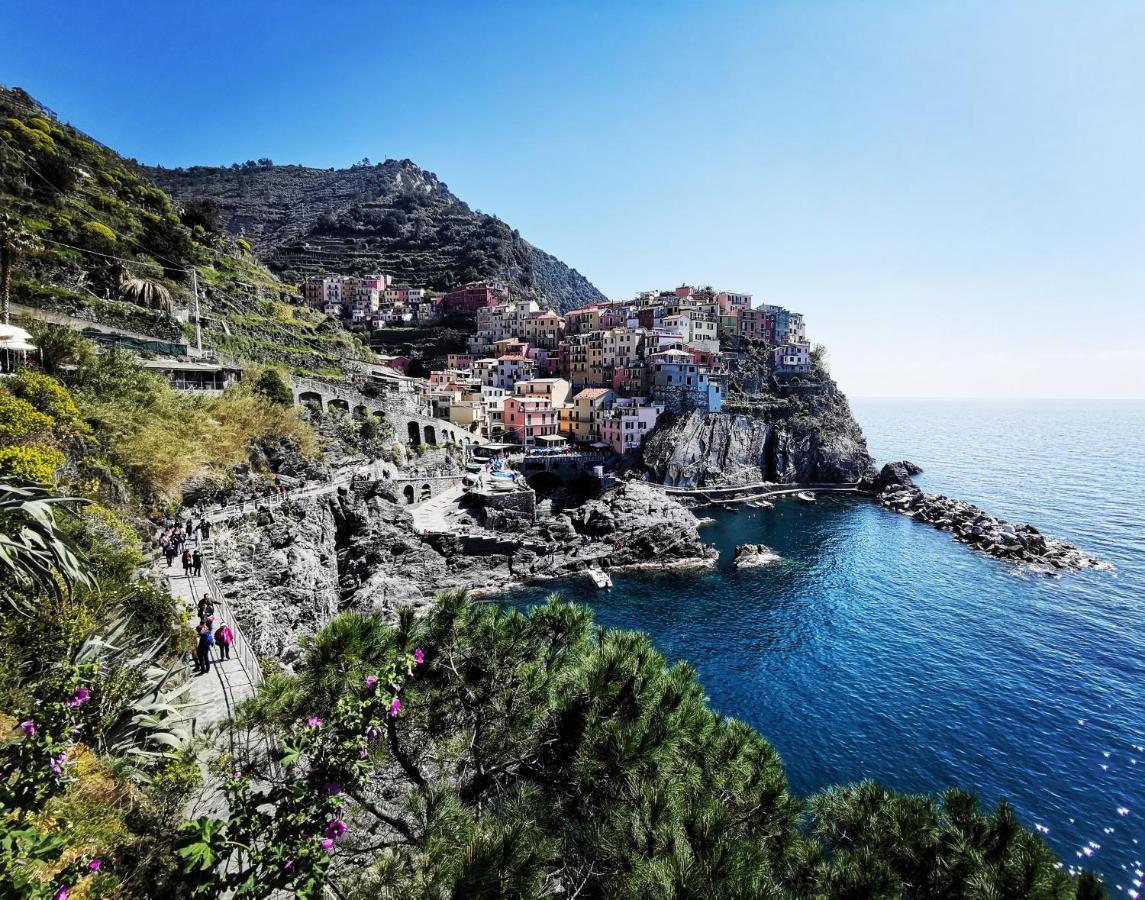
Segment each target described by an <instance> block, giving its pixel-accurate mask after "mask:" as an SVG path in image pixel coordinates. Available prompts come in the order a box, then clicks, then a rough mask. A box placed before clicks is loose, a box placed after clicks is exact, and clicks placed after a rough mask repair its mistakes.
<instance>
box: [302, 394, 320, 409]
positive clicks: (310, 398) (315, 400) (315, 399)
mask: <svg viewBox="0 0 1145 900" xmlns="http://www.w3.org/2000/svg"><path fill="white" fill-rule="evenodd" d="M298 403H299V405H301V406H312V407H314V408H315V409H317V410H318V411H319V412H321V411H322V395H321V394H319V393H316V392H315V391H302V392H301V393H300V394H299V395H298Z"/></svg>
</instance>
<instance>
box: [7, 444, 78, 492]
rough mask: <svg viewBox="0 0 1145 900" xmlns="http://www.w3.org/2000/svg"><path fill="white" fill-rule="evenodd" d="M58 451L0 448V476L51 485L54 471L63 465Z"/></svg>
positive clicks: (35, 448)
mask: <svg viewBox="0 0 1145 900" xmlns="http://www.w3.org/2000/svg"><path fill="white" fill-rule="evenodd" d="M64 462H65V460H64V455H63V454H62V453H61V452H60V451H59V450H47V449H41V448H39V447H26V446H16V447H0V475H6V476H9V477H12V478H24V479H26V480H28V481H36V482H39V483H40V484H51V482H52V478H53V476H54V475H55V473H56V470H57V469H59V468H61V467H62V466H63V464H64Z"/></svg>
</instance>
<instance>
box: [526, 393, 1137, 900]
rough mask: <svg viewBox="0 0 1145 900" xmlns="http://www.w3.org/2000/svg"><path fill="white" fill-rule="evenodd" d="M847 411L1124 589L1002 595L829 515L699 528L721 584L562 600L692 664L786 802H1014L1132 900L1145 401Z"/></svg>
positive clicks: (898, 538)
mask: <svg viewBox="0 0 1145 900" xmlns="http://www.w3.org/2000/svg"><path fill="white" fill-rule="evenodd" d="M854 407H855V413H856V415H857V417H858V418H859V421H860V422H861V423H862V425H863V428H864V430H865V432H866V434H867V438H868V441H869V443H870V447H871V452H872V453H873V454H874V455H875V456H876V457H878V458H879V459H880V460H891V459H900V458H904V457H905V458H908V459H911V460H913V461H914V462H917V463H919V464H920V465H922V466H923V467H924V469H925V470H926V472H925V474H924V475H922V476H920V477H919V478H918V479H917V480H918V481H919V483H920V484H921V485H922V486H923V487H924V488H925V489H926V490H928V491H936V492H941V493H947V494H949V495H951V496H955V497H958V498H960V499H963V500H970V501H974V502H977V503H979V504H981V505H982V506H983V507H984V508H986V509H987V510H989V511H990V512H992V513H995V514H997V515H1000V516H1003V517H1006V518H1010V519H1013V520H1015V521H1028V522H1031V523H1033V524H1035V525H1037V526H1038V527H1039V528H1042V529H1043V530H1044V531H1046V532H1047V533H1050V534H1053V535H1055V536H1058V537H1061V538H1064V539H1066V540H1069V541H1071V542H1073V543H1076V544H1078V545H1079V546H1081V547H1083V548H1084V549H1086V550H1088V551H1090V552H1091V553H1093V554H1094V555H1097V556H1100V557H1102V558H1104V559H1107V560H1109V561H1110V562H1112V563H1113V564H1114V565H1115V566H1116V567H1117V573H1116V575H1110V574H1108V573H1099V572H1082V573H1077V574H1072V575H1067V576H1064V577H1062V578H1057V579H1051V578H1047V577H1045V576H1033V575H1020V574H1015V573H1014V572H1012V571H1011V569H1010V568H1009V567H1008V566H1007V565H1005V564H1003V563H999V562H997V561H995V560H991V559H987V558H984V557H981V556H978V555H976V554H974V553H972V552H970V551H968V550H967V549H965V548H964V547H962V546H960V545H958V544H955V543H954V542H953V541H952V540H951V539H950V536H949V535H948V534H946V533H943V532H939V531H936V530H934V529H932V528H930V527H929V526H925V525H921V524H918V523H916V522H914V521H912V520H911V519H908V518H906V517H905V516H901V515H898V514H896V513H890V512H887V511H884V510H882V509H879V508H878V507H876V506H875V505H874V504H872V503H870V502H869V501H864V500H860V499H854V498H841V497H840V498H831V499H829V498H823V499H821V501H820V503H819V504H817V505H816V506H814V507H809V506H805V505H803V504H799V503H797V502H784V503H780V504H778V505H777V506H776V508H775V509H774V510H766V511H765V510H750V509H749V510H744V511H743V512H738V513H732V512H727V511H724V510H716V511H714V512H711V513H710V515H712V516H713V517H715V518H716V519H717V523H716V524H715V525H712V526H710V527H708V528H706V529H705V530H704V534H705V537H706V539H707V540H709V541H710V542H711V543H713V544H714V545H715V546H716V547H718V548H719V550H720V552H721V557H722V561H721V565H720V567H719V569H718V570H717V571H715V572H712V573H704V574H700V575H687V576H685V575H675V576H670V575H662V576H648V575H646V574H639V575H636V574H633V575H620V576H617V577H616V578H615V586H614V589H613V590H612V592H611V593H608V594H605V593H601V592H598V591H595V590H593V589H591V588H590V587H589V586H588V583H587V581H585V582H583V583H581V582H574V583H569V584H566V585H562V590H563V592H564V593H565V594H566V596H568V597H569V598H570V599H574V600H577V601H580V602H586V603H590V604H591V605H592V607H593V608H594V609H595V611H596V618H597V621H598V622H599V623H600V624H602V625H606V626H611V627H619V628H632V629H638V630H641V631H644V632H647V633H648V634H649V635H650V637H651V638H652V640H653V641H654V642H655V644H656V645H657V646H658V647H659V648H660V649H661V650H662V651H663V652H664V653H665V654H666V655H667V656H668V657H669V658H672V659H687V660H689V661H690V662H691V663H692V664H693V665H695V667H696V668H697V669H698V670H699V672H700V678H701V681H702V683H703V685H704V687H705V689H706V691H707V693H708V695H709V696H710V698H711V702H712V704H713V705H714V706H715V708H717V709H718V710H720V711H721V712H723V713H725V714H727V715H732V716H736V717H739V718H742V719H744V720H746V721H748V722H750V723H751V724H752V725H754V726H756V727H757V728H758V729H759V730H760V731H761V732H762V733H763V734H764V735H766V736H767V738H768V739H769V740H771V741H772V743H774V744H775V746H776V747H777V748H778V749H779V751H780V752H781V754H782V755H783V758H784V760H785V762H786V765H787V771H788V776H789V778H790V781H791V784H792V786H793V788H794V789H795V790H797V791H800V792H803V793H808V792H811V791H814V790H817V789H819V788H822V787H824V786H827V785H830V784H835V783H840V782H849V781H854V780H857V779H860V778H863V777H872V778H876V779H878V780H880V781H883V782H884V783H886V784H888V785H891V786H893V787H895V788H898V789H900V790H908V791H931V792H937V791H940V790H941V789H942V788H944V787H946V786H948V785H954V784H957V785H964V786H967V787H971V788H973V789H974V790H976V791H977V792H978V793H979V794H980V795H981V796H982V797H983V798H984V799H986V800H989V801H993V800H994V799H997V798H999V797H1006V798H1008V799H1009V800H1010V801H1011V802H1012V803H1014V805H1015V806H1016V807H1017V809H1018V810H1019V812H1020V813H1021V815H1022V817H1023V819H1024V820H1025V821H1026V823H1027V824H1028V825H1030V826H1033V825H1034V824H1035V823H1037V824H1039V825H1042V826H1044V827H1048V828H1049V832H1048V833H1047V834H1045V838H1046V840H1047V841H1049V843H1050V844H1051V845H1052V846H1053V847H1054V849H1055V850H1056V851H1057V852H1058V853H1059V854H1060V856H1061V858H1062V859H1063V861H1065V862H1066V863H1067V864H1081V863H1082V862H1084V864H1085V865H1086V866H1087V867H1089V868H1092V869H1094V870H1096V871H1098V872H1099V873H1102V874H1103V875H1104V876H1105V877H1106V879H1107V882H1108V885H1109V888H1110V890H1111V892H1113V893H1114V894H1120V895H1122V896H1124V895H1125V893H1127V892H1128V891H1130V890H1139V888H1138V887H1137V886H1135V885H1134V881H1137V880H1140V879H1141V876H1140V875H1136V874H1134V871H1133V870H1134V869H1142V868H1145V867H1143V866H1142V861H1145V846H1143V845H1145V526H1143V525H1142V518H1141V517H1142V514H1143V511H1145V462H1143V460H1142V457H1141V453H1142V452H1143V448H1145V403H1112V402H1109V403H1102V402H1099V403H1072V402H1071V403H1066V402H979V401H890V400H880V401H865V402H864V401H857V402H855V404H854ZM749 541H750V542H763V543H765V544H767V545H769V546H771V547H773V548H774V549H775V550H777V551H778V552H779V553H780V554H781V555H782V556H783V558H784V562H783V563H782V564H780V565H778V566H775V567H771V568H767V569H757V570H753V571H745V572H736V571H735V570H733V569H731V568H730V567H729V565H728V564H729V563H730V559H731V555H732V551H733V549H734V547H735V545H736V544H740V543H745V542H749ZM546 592H547V591H541V590H536V591H528V592H522V593H521V594H520V595H516V596H515V597H514V600H515V601H519V602H521V603H528V602H532V601H535V600H536V599H538V598H539V597H540V596H542V595H543V594H544V593H546ZM1120 810H1128V812H1127V813H1124V814H1123V813H1122V812H1120ZM1107 829H1112V830H1111V831H1110V830H1107ZM1093 844H1096V845H1099V847H1097V848H1095V847H1093V846H1092V845H1093ZM1087 849H1088V850H1089V851H1090V852H1092V856H1085V855H1084V853H1085V851H1086V850H1087ZM1143 895H1145V892H1143Z"/></svg>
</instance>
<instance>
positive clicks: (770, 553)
mask: <svg viewBox="0 0 1145 900" xmlns="http://www.w3.org/2000/svg"><path fill="white" fill-rule="evenodd" d="M778 562H783V557H781V556H780V555H779V554H778V553H776V552H775V551H774V550H772V549H771V548H770V547H768V546H766V545H765V544H740V545H739V546H738V547H736V553H735V559H734V560H733V561H732V564H733V565H734V566H735V567H736V568H737V569H751V568H755V567H756V566H770V565H773V564H774V563H778Z"/></svg>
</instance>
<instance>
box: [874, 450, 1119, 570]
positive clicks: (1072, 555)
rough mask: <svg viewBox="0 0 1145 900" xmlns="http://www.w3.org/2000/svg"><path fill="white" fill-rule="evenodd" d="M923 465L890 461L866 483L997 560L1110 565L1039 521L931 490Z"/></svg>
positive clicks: (890, 502) (1053, 566) (1065, 566)
mask: <svg viewBox="0 0 1145 900" xmlns="http://www.w3.org/2000/svg"><path fill="white" fill-rule="evenodd" d="M921 471H922V470H921V469H919V468H918V466H916V465H914V464H913V463H910V462H907V461H905V460H904V461H902V462H896V463H887V464H886V465H884V466H883V467H882V469H880V470H879V471H878V472H877V473H876V472H875V471H874V470H871V472H869V473H868V474H867V475H866V476H865V477H864V479H863V482H862V486H863V487H864V488H865V489H866V490H868V491H869V492H871V493H872V494H874V495H875V499H876V500H877V502H878V503H879V505H880V506H884V507H886V508H887V509H891V510H894V511H895V512H900V513H902V514H903V515H906V516H911V517H912V518H915V519H917V520H918V521H920V522H926V523H927V524H929V525H933V526H934V527H935V528H938V529H940V530H942V531H949V532H951V533H952V534H953V536H954V539H955V540H956V541H959V542H960V543H963V544H966V545H967V546H968V547H971V548H973V549H974V550H978V551H980V552H982V553H985V554H986V555H988V556H992V557H995V558H996V559H1001V560H1005V561H1008V562H1012V563H1015V564H1018V565H1021V566H1023V567H1028V568H1032V569H1036V570H1040V571H1044V572H1047V573H1050V574H1052V573H1056V572H1062V571H1076V570H1078V569H1108V568H1111V567H1110V566H1109V564H1108V563H1106V562H1103V561H1102V560H1099V559H1096V558H1094V557H1091V556H1089V555H1088V554H1086V553H1085V552H1084V551H1083V550H1080V549H1079V548H1077V547H1075V546H1074V545H1072V544H1068V543H1066V542H1065V541H1060V540H1058V539H1057V538H1052V537H1049V536H1048V535H1044V534H1042V533H1041V532H1040V531H1038V529H1037V528H1035V527H1034V526H1033V525H1014V524H1012V523H1010V522H1007V521H1005V520H1003V519H999V518H998V517H997V516H992V515H990V514H989V513H987V512H985V511H984V510H982V509H981V508H979V507H977V506H975V505H974V504H973V503H966V502H963V501H961V500H955V499H953V498H951V497H946V496H943V495H942V494H927V493H925V492H924V491H923V490H922V489H921V488H920V487H918V486H917V485H916V484H915V483H914V482H913V481H912V480H911V475H917V474H918V473H919V472H921Z"/></svg>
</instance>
